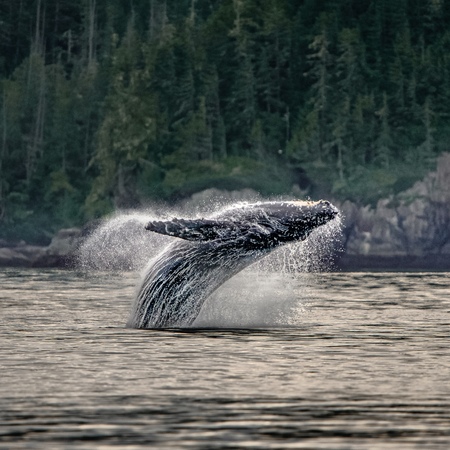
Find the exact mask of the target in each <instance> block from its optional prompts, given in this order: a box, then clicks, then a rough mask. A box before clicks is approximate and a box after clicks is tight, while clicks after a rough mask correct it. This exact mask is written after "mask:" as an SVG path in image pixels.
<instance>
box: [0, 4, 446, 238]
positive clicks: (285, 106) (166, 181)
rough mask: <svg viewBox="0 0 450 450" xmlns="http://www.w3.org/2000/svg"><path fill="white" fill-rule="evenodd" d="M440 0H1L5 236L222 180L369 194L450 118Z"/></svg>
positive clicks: (358, 196)
mask: <svg viewBox="0 0 450 450" xmlns="http://www.w3.org/2000/svg"><path fill="white" fill-rule="evenodd" d="M449 25H450V4H449V3H448V2H444V1H440V0H429V1H422V0H389V1H387V0H377V1H375V0H329V1H316V0H304V1H300V2H299V1H293V0H267V1H258V0H225V1H219V0H209V1H208V0H184V1H178V0H177V1H173V0H134V1H133V2H128V1H123V0H108V1H106V0H82V1H74V0H17V1H14V2H11V1H6V0H1V1H0V33H1V34H0V229H1V233H0V234H1V236H0V237H6V238H8V237H15V236H16V237H17V236H25V237H26V238H27V239H30V240H36V241H38V240H42V239H43V238H45V232H44V231H43V230H46V231H47V232H51V231H54V230H55V229H57V228H60V227H67V226H71V225H74V224H80V223H82V222H84V221H85V220H87V219H90V218H93V217H97V216H99V215H102V214H104V213H106V212H108V211H111V210H112V209H113V208H114V207H128V206H133V207H134V206H137V205H139V204H142V203H145V202H146V201H148V200H155V199H169V198H170V199H173V198H177V197H180V196H184V195H187V194H191V193H192V192H195V191H197V190H200V189H203V188H206V187H211V186H215V187H218V188H221V189H241V188H243V187H251V188H254V189H256V190H258V191H259V192H261V193H262V194H263V195H273V194H275V195H276V194H282V193H288V192H290V191H291V190H292V189H293V186H295V187H294V192H296V193H297V194H299V193H300V190H299V188H301V190H302V191H301V192H303V193H307V194H310V195H315V194H318V195H322V194H323V193H329V194H333V195H334V196H335V197H338V198H341V199H342V200H345V199H351V200H353V201H357V202H362V203H367V202H375V201H376V200H377V199H378V198H380V197H382V196H386V195H388V194H390V193H392V192H398V191H401V190H404V189H405V188H407V187H409V186H410V185H411V184H412V183H413V182H414V181H415V180H417V179H419V178H422V177H423V175H424V174H425V172H427V171H428V170H430V169H431V168H432V167H433V166H432V164H433V162H434V160H435V157H436V155H437V154H439V153H441V152H442V151H443V150H446V149H447V147H446V145H447V144H446V143H447V141H448V138H449V134H450V127H449V126H448V104H449V100H450V56H449V53H448V46H449V43H450V31H448V30H449V29H450V28H449Z"/></svg>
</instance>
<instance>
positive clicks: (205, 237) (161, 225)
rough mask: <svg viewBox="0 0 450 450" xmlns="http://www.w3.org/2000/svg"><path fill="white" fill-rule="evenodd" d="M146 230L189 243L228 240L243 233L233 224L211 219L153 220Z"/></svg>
mask: <svg viewBox="0 0 450 450" xmlns="http://www.w3.org/2000/svg"><path fill="white" fill-rule="evenodd" d="M145 229H146V230H150V231H154V232H155V233H159V234H165V235H167V236H174V237H179V238H181V239H186V240H188V241H212V240H214V239H227V238H232V237H234V236H236V235H237V234H239V233H240V232H241V230H240V229H239V228H238V227H237V226H236V224H234V223H233V222H229V221H223V220H218V221H217V220H211V219H171V220H163V221H160V220H152V221H150V222H149V223H148V224H147V225H146V226H145Z"/></svg>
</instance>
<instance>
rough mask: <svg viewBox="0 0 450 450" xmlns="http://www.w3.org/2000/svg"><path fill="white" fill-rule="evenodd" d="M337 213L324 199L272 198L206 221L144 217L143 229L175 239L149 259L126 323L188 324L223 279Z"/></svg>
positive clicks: (152, 325) (303, 236)
mask: <svg viewBox="0 0 450 450" xmlns="http://www.w3.org/2000/svg"><path fill="white" fill-rule="evenodd" d="M337 214H338V210H337V209H336V208H335V207H334V206H333V205H332V204H331V203H330V202H328V201H324V200H320V201H317V202H310V201H279V202H275V201H273V202H259V203H253V204H245V203H243V204H238V205H237V206H234V207H232V208H229V209H226V210H224V211H222V212H221V213H219V214H217V215H215V216H213V217H211V218H207V219H171V220H165V221H158V220H153V221H150V222H149V223H148V224H147V225H146V229H147V230H150V231H153V232H156V233H160V234H165V235H169V236H174V237H177V238H181V239H179V240H177V241H176V242H174V243H172V244H170V245H169V246H168V247H167V248H166V249H165V250H164V251H163V252H162V253H161V254H160V255H159V256H157V257H156V258H154V259H153V260H151V261H150V263H149V265H148V266H147V269H146V274H145V276H144V279H143V282H142V286H141V288H140V290H139V293H138V295H137V298H136V301H135V304H134V306H133V310H132V312H131V316H130V318H129V320H128V323H127V326H129V327H134V328H165V327H186V326H189V325H191V324H192V323H193V322H194V320H195V319H196V317H197V315H198V313H199V312H200V309H201V307H202V305H203V303H204V301H205V300H206V299H207V298H208V296H209V295H210V294H211V293H212V292H213V291H215V290H216V289H217V288H218V287H219V286H220V285H221V284H223V283H224V282H225V281H226V280H228V279H229V278H231V277H232V276H233V275H235V274H236V273H238V272H239V271H241V270H242V269H244V268H245V267H247V266H249V265H250V264H252V263H253V262H255V261H257V260H259V259H261V258H262V257H264V256H266V255H267V254H268V253H270V252H271V251H272V250H274V249H275V248H276V247H279V246H280V245H283V244H286V243H289V242H293V241H298V240H303V239H306V237H307V236H308V235H309V234H310V233H311V231H312V230H313V229H315V228H317V227H319V226H320V225H323V224H325V223H327V222H328V221H330V220H332V219H333V218H334V217H335V216H336V215H337Z"/></svg>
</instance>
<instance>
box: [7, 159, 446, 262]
mask: <svg viewBox="0 0 450 450" xmlns="http://www.w3.org/2000/svg"><path fill="white" fill-rule="evenodd" d="M217 195H220V197H221V198H222V199H223V200H225V201H226V200H231V201H238V200H247V199H248V200H249V199H252V198H253V199H254V198H255V195H256V193H254V192H251V191H249V190H245V191H236V192H232V193H230V192H220V191H217V190H209V191H207V192H203V193H199V194H196V195H195V196H193V198H192V199H191V200H190V201H188V202H186V204H185V205H184V208H185V209H186V210H188V211H195V210H197V209H198V205H199V204H200V203H203V204H206V203H208V199H209V200H210V199H211V198H214V197H217ZM335 204H336V205H337V206H338V207H339V209H340V210H341V211H342V214H343V233H342V242H341V243H340V246H341V247H342V250H343V251H342V252H340V253H338V254H337V256H336V268H337V270H343V271H359V270H398V271H402V270H418V271H419V270H423V271H427V270H439V271H450V153H445V154H443V155H441V156H440V158H439V159H438V162H437V170H436V171H435V172H431V173H429V174H428V175H427V176H426V177H425V178H424V179H423V180H422V181H419V182H417V183H416V184H415V185H414V186H412V187H411V188H410V189H408V190H406V191H404V192H402V193H400V194H398V195H396V196H395V197H390V198H387V199H382V200H379V201H378V203H377V205H376V206H373V207H371V206H360V205H357V204H355V203H352V202H350V201H346V202H343V203H339V202H335ZM83 238H84V233H83V232H82V230H81V229H79V228H70V229H64V230H60V231H59V232H58V233H57V234H56V235H55V236H54V237H53V239H52V241H51V243H50V245H48V246H46V247H41V246H34V245H29V244H27V243H25V242H19V243H16V244H9V243H7V242H3V241H1V240H0V267H71V266H73V262H74V258H75V257H76V250H77V248H78V247H79V245H80V244H81V243H82V242H83Z"/></svg>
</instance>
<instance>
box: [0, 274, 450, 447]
mask: <svg viewBox="0 0 450 450" xmlns="http://www.w3.org/2000/svg"><path fill="white" fill-rule="evenodd" d="M135 282H136V280H135V277H134V276H133V275H130V274H126V275H123V274H116V275H113V276H106V275H105V276H102V275H100V274H99V275H97V276H95V277H86V276H83V275H81V274H78V273H76V272H65V271H56V270H52V271H50V270H48V271H43V270H39V271H38V270H12V269H8V270H5V269H3V270H1V271H0V308H1V314H0V340H1V341H0V342H1V346H0V361H1V365H0V448H2V449H15V448H39V449H41V448H42V449H44V448H45V449H48V448H65V449H75V448H76V449H93V448H95V449H102V448H113V447H114V448H126V449H133V448H146V447H147V448H148V447H153V448H159V449H165V448H192V449H219V448H224V449H227V448H229V449H237V448H251V449H271V448H276V449H288V448H309V449H319V448H333V449H349V448H354V449H403V448H404V449H409V448H418V449H424V448H427V449H430V448H442V449H446V448H450V350H449V347H450V340H449V339H450V300H449V287H448V284H449V274H446V273H357V274H356V273H355V274H351V273H328V274H309V275H295V276H292V275H291V276H288V275H283V276H280V275H274V274H270V273H268V274H263V275H261V274H259V275H254V276H253V275H251V274H249V273H247V274H244V275H242V276H241V278H240V279H239V278H238V279H237V280H234V284H230V285H228V286H225V287H224V289H223V290H222V292H219V293H218V294H217V295H216V296H215V297H214V298H212V299H211V301H210V302H209V303H208V304H207V305H205V306H206V307H205V310H204V311H203V314H202V316H201V317H199V319H198V322H197V328H195V329H190V330H135V329H126V328H124V324H125V322H126V319H127V314H128V310H129V308H130V304H131V301H132V298H133V296H134V289H135V288H134V286H135ZM255 292H256V294H255ZM258 292H259V293H258ZM224 327H225V328H224ZM226 327H232V328H226Z"/></svg>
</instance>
